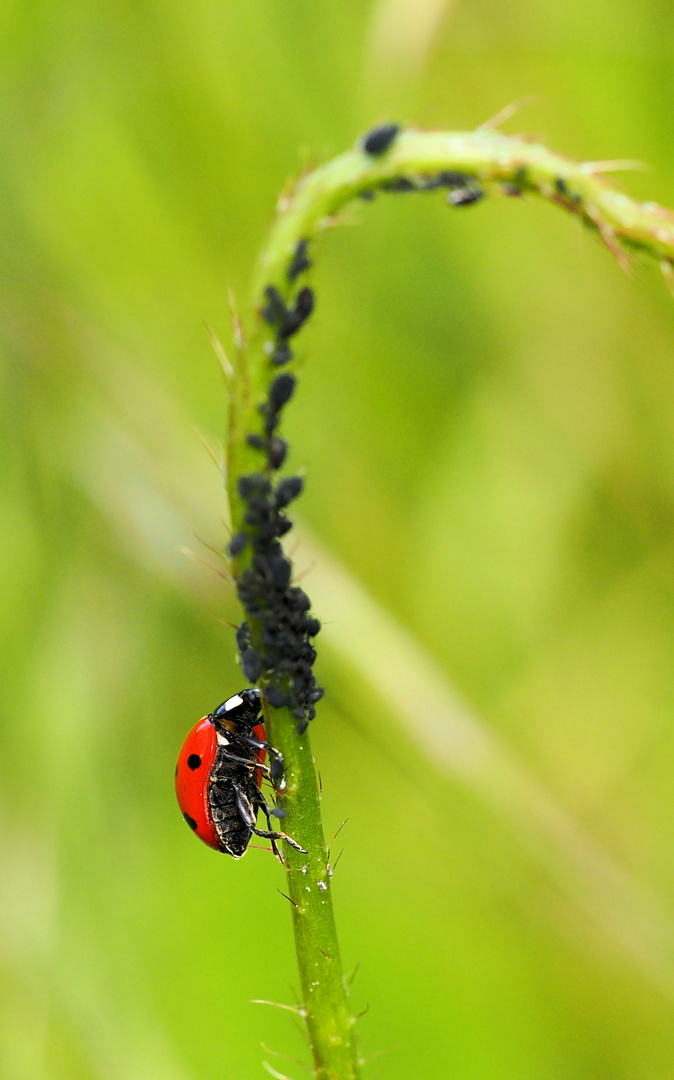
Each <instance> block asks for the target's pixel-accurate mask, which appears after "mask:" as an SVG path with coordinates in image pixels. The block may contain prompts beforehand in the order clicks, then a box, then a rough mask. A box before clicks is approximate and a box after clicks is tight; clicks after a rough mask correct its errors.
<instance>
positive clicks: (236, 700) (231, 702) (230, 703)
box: [225, 694, 243, 712]
mask: <svg viewBox="0 0 674 1080" xmlns="http://www.w3.org/2000/svg"><path fill="white" fill-rule="evenodd" d="M240 705H243V698H242V697H241V694H234V696H233V697H231V698H227V701H226V702H225V712H229V710H230V709H238V708H239V706H240Z"/></svg>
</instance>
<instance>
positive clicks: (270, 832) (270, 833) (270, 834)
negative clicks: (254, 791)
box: [253, 794, 308, 855]
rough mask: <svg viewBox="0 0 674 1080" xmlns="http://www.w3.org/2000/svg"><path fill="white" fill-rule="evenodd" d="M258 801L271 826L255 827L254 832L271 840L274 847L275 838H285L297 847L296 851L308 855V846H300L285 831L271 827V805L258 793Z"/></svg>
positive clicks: (292, 845)
mask: <svg viewBox="0 0 674 1080" xmlns="http://www.w3.org/2000/svg"><path fill="white" fill-rule="evenodd" d="M257 802H258V805H259V807H260V809H261V810H262V813H263V814H264V816H265V817H266V819H267V825H268V826H269V828H268V829H255V828H254V829H253V832H254V833H255V835H256V836H263V837H265V838H266V839H267V840H271V842H272V847H274V848H275V846H276V845H275V844H274V841H275V840H285V841H286V842H287V843H288V844H290V846H291V847H293V848H295V851H299V852H300V853H301V854H302V855H308V852H307V850H306V848H302V847H300V845H299V844H298V843H297V841H296V840H293V838H292V836H288V834H287V833H284V832H276V831H275V830H274V829H272V827H271V819H270V817H269V814H270V810H269V807H268V806H267V804H266V802H265V801H264V799H263V797H262V795H261V794H258V796H257Z"/></svg>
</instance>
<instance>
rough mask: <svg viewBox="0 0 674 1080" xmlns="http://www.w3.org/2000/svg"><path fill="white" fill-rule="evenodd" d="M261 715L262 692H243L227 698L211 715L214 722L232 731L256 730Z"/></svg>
mask: <svg viewBox="0 0 674 1080" xmlns="http://www.w3.org/2000/svg"><path fill="white" fill-rule="evenodd" d="M259 715H260V691H259V690H241V691H240V692H239V693H238V694H234V695H233V696H232V697H230V698H227V700H226V701H223V702H222V704H221V705H218V707H217V709H214V710H213V712H212V713H211V717H212V719H213V720H216V721H219V722H220V723H221V724H222V725H223V726H227V728H228V729H229V730H230V731H231V730H232V729H233V726H235V727H236V728H243V729H246V728H250V729H252V728H254V727H255V724H256V722H257V718H258V716H259Z"/></svg>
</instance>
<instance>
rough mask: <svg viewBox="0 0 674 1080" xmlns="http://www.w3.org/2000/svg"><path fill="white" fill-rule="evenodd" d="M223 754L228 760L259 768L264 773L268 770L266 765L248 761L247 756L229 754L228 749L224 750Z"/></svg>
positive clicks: (251, 767) (250, 767)
mask: <svg viewBox="0 0 674 1080" xmlns="http://www.w3.org/2000/svg"><path fill="white" fill-rule="evenodd" d="M223 756H224V757H226V758H227V759H228V760H229V761H236V762H237V764H238V765H245V766H246V767H247V768H249V769H261V770H262V772H264V773H268V772H269V766H268V765H262V764H260V762H259V761H250V759H249V758H243V757H237V755H236V754H230V752H229V750H224V751H223Z"/></svg>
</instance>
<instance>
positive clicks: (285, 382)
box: [269, 374, 295, 412]
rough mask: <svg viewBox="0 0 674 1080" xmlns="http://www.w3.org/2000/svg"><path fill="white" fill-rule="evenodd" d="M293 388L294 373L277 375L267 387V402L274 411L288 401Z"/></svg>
mask: <svg viewBox="0 0 674 1080" xmlns="http://www.w3.org/2000/svg"><path fill="white" fill-rule="evenodd" d="M294 389H295V376H294V375H287V374H284V375H277V377H276V378H275V379H274V381H273V383H272V384H271V386H270V387H269V404H270V405H271V407H272V408H273V410H274V411H275V412H278V410H279V409H282V408H283V406H284V405H287V403H288V402H289V401H290V399H291V397H292V396H293V391H294Z"/></svg>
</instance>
